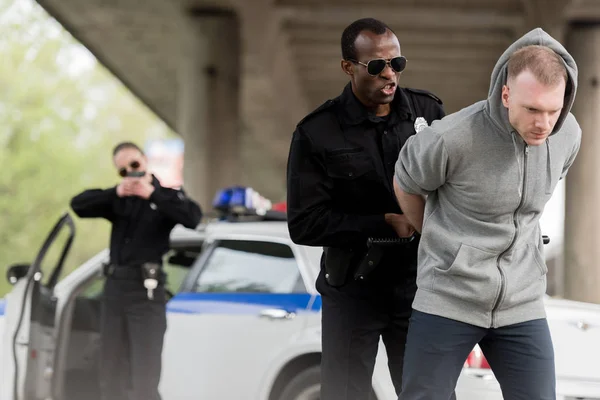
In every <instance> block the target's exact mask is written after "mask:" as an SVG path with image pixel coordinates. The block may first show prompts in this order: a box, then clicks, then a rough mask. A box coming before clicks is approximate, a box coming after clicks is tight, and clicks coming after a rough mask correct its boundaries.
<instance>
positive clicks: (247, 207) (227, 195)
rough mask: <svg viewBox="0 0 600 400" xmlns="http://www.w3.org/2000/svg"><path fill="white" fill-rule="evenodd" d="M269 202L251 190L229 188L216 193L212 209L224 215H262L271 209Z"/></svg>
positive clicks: (241, 187) (239, 187) (246, 188)
mask: <svg viewBox="0 0 600 400" xmlns="http://www.w3.org/2000/svg"><path fill="white" fill-rule="evenodd" d="M271 206H272V204H271V201H269V200H268V199H266V198H264V197H263V196H261V195H260V194H259V193H258V192H257V191H255V190H254V189H252V188H249V187H244V186H231V187H228V188H224V189H221V190H219V191H218V192H217V194H216V196H215V198H214V200H213V207H214V208H215V209H216V210H219V211H222V212H225V213H238V214H246V213H250V214H259V215H264V213H265V212H266V211H267V210H270V209H271Z"/></svg>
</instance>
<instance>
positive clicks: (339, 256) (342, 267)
mask: <svg viewBox="0 0 600 400" xmlns="http://www.w3.org/2000/svg"><path fill="white" fill-rule="evenodd" d="M323 252H324V254H325V280H326V281H327V283H328V284H329V285H330V286H333V287H339V286H343V285H344V284H345V283H346V282H347V281H348V273H349V271H350V268H351V267H352V266H353V265H355V264H356V256H357V254H356V253H355V252H354V250H353V249H350V248H339V247H324V248H323Z"/></svg>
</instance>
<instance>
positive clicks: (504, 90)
mask: <svg viewBox="0 0 600 400" xmlns="http://www.w3.org/2000/svg"><path fill="white" fill-rule="evenodd" d="M509 97H510V89H509V88H508V86H506V85H504V86H502V104H503V105H504V107H506V108H508V98H509Z"/></svg>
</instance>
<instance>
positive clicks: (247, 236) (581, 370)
mask: <svg viewBox="0 0 600 400" xmlns="http://www.w3.org/2000/svg"><path fill="white" fill-rule="evenodd" d="M251 193H252V191H251V190H250V189H245V188H235V189H230V190H228V191H225V192H223V193H222V194H221V196H219V197H218V198H217V201H216V204H215V205H216V208H217V209H218V210H220V212H221V213H222V216H224V217H225V218H220V219H218V220H215V221H212V222H208V223H205V224H202V225H201V226H199V227H198V228H197V229H195V230H189V229H185V228H182V227H176V228H175V229H174V230H173V232H172V235H171V249H170V251H169V253H168V254H167V255H166V256H165V269H166V270H167V272H168V274H169V286H168V288H169V289H170V290H171V293H170V296H169V297H170V298H169V301H168V305H167V323H168V328H167V332H166V335H165V343H164V349H163V369H162V376H161V383H160V392H161V394H162V396H163V399H165V400H186V399H190V400H191V399H211V400H212V399H219V400H228V399H235V400H239V399H249V400H314V399H319V385H320V383H319V382H320V377H319V375H320V371H319V362H320V351H321V345H320V337H321V332H320V329H321V327H320V325H321V324H320V322H321V321H320V308H321V298H320V296H319V294H318V292H317V291H316V290H315V287H314V282H315V279H316V276H317V274H318V271H319V260H320V257H321V249H319V248H313V247H305V246H298V245H296V244H294V243H292V241H291V240H290V238H289V234H288V230H287V225H286V222H285V215H282V214H280V213H277V212H274V211H273V210H272V209H271V208H272V207H271V205H270V203H269V202H268V201H265V200H264V199H262V198H261V197H258V198H257V196H256V194H254V195H253V196H252V195H251ZM252 198H254V201H252V200H251V199H252ZM257 201H258V202H259V203H260V204H261V205H260V206H258V207H256V206H255V205H256V204H257ZM249 210H251V212H249ZM74 235H75V227H74V224H73V221H72V219H71V217H70V216H69V215H68V214H66V215H65V216H63V217H62V218H61V219H60V221H59V222H58V223H57V225H56V226H55V227H54V229H53V230H52V231H51V233H50V235H49V236H48V239H47V240H46V242H45V243H44V245H43V246H42V248H41V250H40V251H39V253H38V254H37V256H36V257H35V259H34V260H33V262H32V264H31V265H15V266H13V267H11V268H10V269H8V272H7V279H9V281H10V282H11V283H12V284H13V285H14V286H13V290H12V291H11V292H10V293H9V294H8V295H7V297H6V299H5V300H4V301H2V300H0V337H1V338H2V346H1V347H0V400H24V399H27V400H32V399H40V400H42V399H44V400H47V399H60V400H72V399H73V400H74V399H77V400H80V399H86V400H87V399H89V400H93V399H96V398H99V396H98V392H99V390H98V380H97V374H98V352H99V300H98V299H99V295H100V293H101V290H102V285H103V276H102V274H101V269H102V265H103V263H105V262H107V261H108V251H107V250H104V251H102V252H101V253H99V254H97V255H96V256H95V257H93V258H92V259H90V260H89V261H87V262H86V263H85V264H83V265H82V266H80V267H79V268H77V269H76V270H74V271H73V272H72V273H70V274H68V275H67V276H65V277H61V271H62V268H63V265H64V261H65V257H66V255H67V254H68V251H69V249H70V246H71V243H72V240H73V237H74ZM50 255H54V256H55V258H56V261H55V262H53V263H51V262H49V261H48V258H49V257H50ZM547 308H548V317H549V322H550V326H551V330H552V336H553V340H554V345H555V352H556V365H557V377H558V392H559V398H560V399H563V400H573V399H594V400H599V399H600V367H599V366H598V362H599V360H600V306H597V305H591V304H583V303H576V302H572V301H564V300H555V299H547ZM386 364H387V362H386V355H385V349H384V348H383V346H380V351H379V355H378V358H377V363H376V367H375V372H374V376H373V391H374V393H375V395H376V399H378V400H387V399H396V395H395V393H394V388H393V386H392V383H391V379H390V376H389V372H388V370H387V365H386ZM457 396H458V399H459V400H471V399H472V400H486V399H490V400H491V399H502V395H501V393H500V389H499V386H498V383H497V382H496V380H495V379H494V376H493V374H492V372H491V370H490V369H489V365H488V364H487V361H486V360H485V358H484V357H483V355H482V353H481V351H480V350H479V349H478V348H477V347H476V348H475V349H474V350H473V352H472V353H471V354H470V355H469V357H468V358H467V360H466V361H465V365H464V368H463V372H462V374H461V377H460V379H459V382H458V386H457Z"/></svg>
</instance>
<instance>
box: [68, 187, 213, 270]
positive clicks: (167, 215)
mask: <svg viewBox="0 0 600 400" xmlns="http://www.w3.org/2000/svg"><path fill="white" fill-rule="evenodd" d="M152 185H153V186H154V192H153V193H152V195H151V196H150V198H149V199H148V200H146V199H142V198H141V197H137V196H128V197H119V196H118V195H117V188H116V187H113V188H110V189H104V190H103V189H90V190H86V191H84V192H82V193H81V194H79V195H77V196H75V197H74V198H73V199H72V200H71V208H72V209H73V211H74V212H75V213H76V214H77V215H78V216H79V217H82V218H105V219H107V220H108V221H110V222H111V223H112V232H111V235H110V262H111V264H116V265H139V264H142V263H145V262H155V263H161V262H162V256H163V255H164V254H165V253H166V252H167V251H168V250H169V237H170V233H171V230H172V229H173V227H174V226H175V225H176V224H181V225H183V226H185V227H187V228H195V227H196V226H197V225H198V224H199V223H200V219H201V218H202V212H201V210H200V206H199V205H198V204H197V203H196V202H195V201H193V200H192V199H190V198H189V197H187V196H186V194H185V192H184V191H183V190H175V189H170V188H165V187H162V186H161V185H160V183H159V181H158V179H156V177H154V176H153V177H152Z"/></svg>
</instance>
